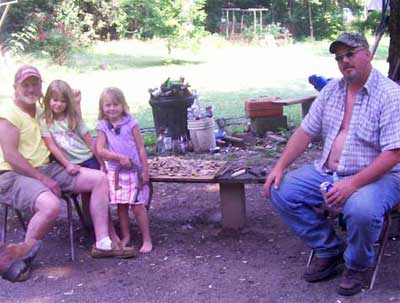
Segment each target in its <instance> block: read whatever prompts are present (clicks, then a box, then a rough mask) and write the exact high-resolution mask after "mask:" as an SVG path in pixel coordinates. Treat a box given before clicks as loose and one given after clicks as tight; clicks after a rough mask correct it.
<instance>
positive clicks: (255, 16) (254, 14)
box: [253, 10, 257, 36]
mask: <svg viewBox="0 0 400 303" xmlns="http://www.w3.org/2000/svg"><path fill="white" fill-rule="evenodd" d="M253 16H254V36H255V35H256V34H257V13H256V11H255V10H254V11H253Z"/></svg>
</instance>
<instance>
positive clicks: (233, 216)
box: [150, 171, 265, 230]
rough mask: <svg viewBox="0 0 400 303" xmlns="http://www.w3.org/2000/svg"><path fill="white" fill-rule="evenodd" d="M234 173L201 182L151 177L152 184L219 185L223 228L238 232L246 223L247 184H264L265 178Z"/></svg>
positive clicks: (181, 178)
mask: <svg viewBox="0 0 400 303" xmlns="http://www.w3.org/2000/svg"><path fill="white" fill-rule="evenodd" d="M231 173H232V172H229V171H228V172H226V173H225V174H223V175H221V176H217V177H215V178H214V179H211V180H210V179H209V180H199V179H192V178H190V177H170V176H169V177H162V176H157V177H153V176H151V177H150V180H151V181H152V182H170V183H218V184H219V195H220V203H221V212H222V227H223V228H225V229H234V230H238V229H240V228H242V227H243V226H244V225H245V223H246V197H245V184H263V183H264V181H265V177H261V176H254V175H252V174H250V173H245V174H243V175H240V176H237V177H231Z"/></svg>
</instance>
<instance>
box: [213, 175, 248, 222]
mask: <svg viewBox="0 0 400 303" xmlns="http://www.w3.org/2000/svg"><path fill="white" fill-rule="evenodd" d="M219 193H220V198H221V212H222V227H223V228H226V229H234V230H239V229H240V228H242V227H243V226H244V225H245V222H246V202H245V192H244V184H243V183H220V184H219Z"/></svg>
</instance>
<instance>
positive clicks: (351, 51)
mask: <svg viewBox="0 0 400 303" xmlns="http://www.w3.org/2000/svg"><path fill="white" fill-rule="evenodd" d="M362 50H363V49H362V48H360V49H355V50H349V51H347V52H345V53H344V54H343V55H336V56H335V60H336V61H337V62H340V61H342V60H343V59H344V57H346V58H351V57H353V56H354V55H355V54H357V53H358V52H359V51H362Z"/></svg>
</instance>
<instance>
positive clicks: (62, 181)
mask: <svg viewBox="0 0 400 303" xmlns="http://www.w3.org/2000/svg"><path fill="white" fill-rule="evenodd" d="M38 170H40V171H41V172H42V173H43V174H44V175H46V176H48V177H49V178H52V179H53V180H55V181H57V183H58V185H59V186H60V188H61V190H62V191H72V190H73V189H74V188H75V182H76V177H75V176H71V175H69V174H68V173H67V171H66V170H65V168H64V167H63V166H61V165H60V164H58V163H56V162H52V163H50V164H49V165H47V166H42V167H39V168H38ZM46 191H50V190H49V189H48V188H47V187H46V186H44V185H43V183H42V182H40V181H39V180H37V179H34V178H30V177H26V176H23V175H19V174H17V173H15V172H13V171H10V172H5V173H3V174H1V175H0V203H1V204H8V205H10V206H12V207H14V208H17V209H20V210H28V209H30V210H32V211H33V207H34V205H35V201H36V199H37V197H38V196H39V195H40V194H41V193H43V192H46Z"/></svg>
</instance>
